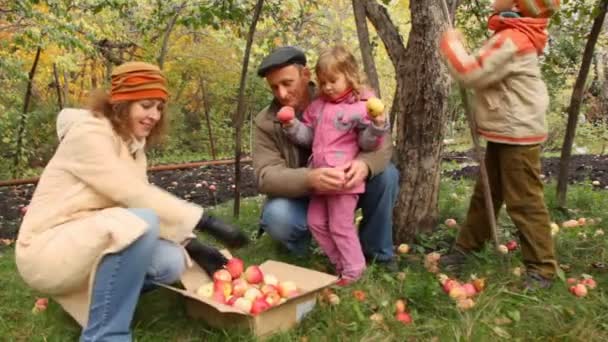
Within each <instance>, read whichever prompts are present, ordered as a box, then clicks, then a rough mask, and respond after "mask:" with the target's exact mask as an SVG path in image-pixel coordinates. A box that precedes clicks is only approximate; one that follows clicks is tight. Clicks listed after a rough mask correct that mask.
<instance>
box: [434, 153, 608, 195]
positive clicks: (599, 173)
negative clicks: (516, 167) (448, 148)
mask: <svg viewBox="0 0 608 342" xmlns="http://www.w3.org/2000/svg"><path fill="white" fill-rule="evenodd" d="M444 160H447V161H449V160H454V161H456V162H458V163H459V164H462V163H473V162H474V154H473V153H471V152H464V153H450V154H448V155H446V156H445V157H444ZM569 170H570V172H569V173H568V174H569V177H568V181H569V182H570V183H579V182H591V181H598V182H599V185H597V186H595V188H597V189H608V155H601V156H598V155H574V156H572V159H571V161H570V165H569ZM478 172H479V166H477V165H474V166H473V165H469V166H465V167H463V168H461V169H459V170H453V171H446V172H445V173H444V175H445V176H450V177H452V178H454V179H458V178H476V177H477V173H478ZM541 174H542V175H543V176H544V178H545V180H546V181H549V180H555V181H556V180H557V175H558V174H559V157H552V158H543V160H542V167H541Z"/></svg>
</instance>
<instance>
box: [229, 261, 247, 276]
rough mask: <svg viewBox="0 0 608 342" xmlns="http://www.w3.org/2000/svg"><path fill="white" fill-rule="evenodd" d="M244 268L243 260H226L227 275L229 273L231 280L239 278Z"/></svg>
mask: <svg viewBox="0 0 608 342" xmlns="http://www.w3.org/2000/svg"><path fill="white" fill-rule="evenodd" d="M244 268H245V265H244V263H243V260H241V259H239V258H232V259H230V260H228V263H226V270H228V273H230V275H231V276H232V279H236V278H238V277H240V276H241V274H242V273H243V269H244Z"/></svg>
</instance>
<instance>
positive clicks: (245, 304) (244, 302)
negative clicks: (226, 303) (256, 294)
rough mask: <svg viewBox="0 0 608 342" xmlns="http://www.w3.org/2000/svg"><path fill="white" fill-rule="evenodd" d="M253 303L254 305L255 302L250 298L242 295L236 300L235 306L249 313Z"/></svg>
mask: <svg viewBox="0 0 608 342" xmlns="http://www.w3.org/2000/svg"><path fill="white" fill-rule="evenodd" d="M252 305H253V303H252V302H251V301H250V300H249V299H247V298H244V297H241V298H237V300H236V301H234V305H233V307H235V308H237V309H239V310H241V311H244V312H246V313H249V312H250V311H251V306H252Z"/></svg>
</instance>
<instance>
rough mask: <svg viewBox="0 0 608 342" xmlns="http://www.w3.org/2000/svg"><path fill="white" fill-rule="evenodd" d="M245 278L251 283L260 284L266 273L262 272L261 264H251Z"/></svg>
mask: <svg viewBox="0 0 608 342" xmlns="http://www.w3.org/2000/svg"><path fill="white" fill-rule="evenodd" d="M245 280H247V282H248V283H249V284H259V283H261V282H262V281H263V280H264V273H262V270H261V269H260V267H259V266H256V265H253V266H249V267H247V269H246V270H245Z"/></svg>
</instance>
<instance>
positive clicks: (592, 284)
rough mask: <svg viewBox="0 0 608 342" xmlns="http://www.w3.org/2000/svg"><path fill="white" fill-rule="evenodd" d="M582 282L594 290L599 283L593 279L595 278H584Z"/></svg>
mask: <svg viewBox="0 0 608 342" xmlns="http://www.w3.org/2000/svg"><path fill="white" fill-rule="evenodd" d="M581 284H583V285H585V286H587V287H588V288H589V289H590V290H593V289H594V288H596V287H597V283H596V282H595V280H593V278H587V279H583V280H582V281H581Z"/></svg>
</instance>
